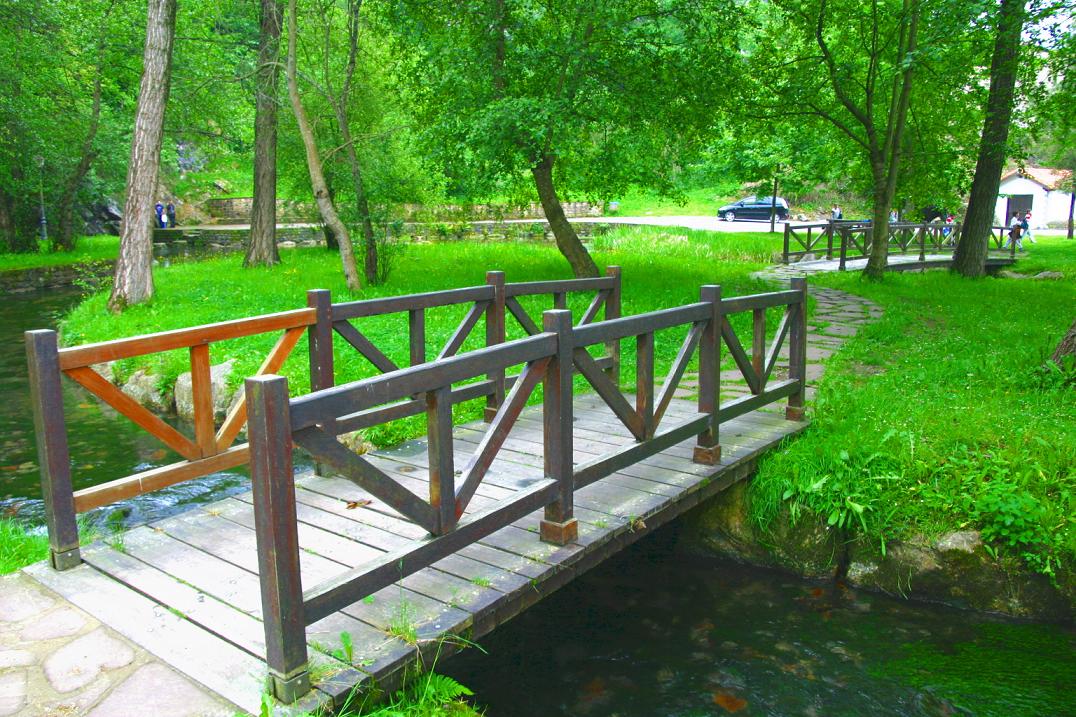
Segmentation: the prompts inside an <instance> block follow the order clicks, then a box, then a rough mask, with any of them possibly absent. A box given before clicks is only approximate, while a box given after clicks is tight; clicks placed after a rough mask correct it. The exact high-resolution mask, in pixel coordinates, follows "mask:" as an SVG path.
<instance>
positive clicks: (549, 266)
mask: <svg viewBox="0 0 1076 717" xmlns="http://www.w3.org/2000/svg"><path fill="white" fill-rule="evenodd" d="M779 249H780V238H779V237H775V236H773V235H769V234H734V235H733V234H714V233H709V232H693V231H688V230H679V229H665V228H655V227H642V228H634V227H626V228H623V229H619V230H617V231H614V232H611V233H609V234H606V235H603V236H601V237H598V238H596V239H595V242H594V246H593V251H594V256H595V259H596V260H597V261H598V263H599V264H601V265H610V264H619V265H621V266H622V267H623V277H624V283H623V313H624V314H637V313H642V312H645V311H652V310H655V309H663V308H668V307H671V306H677V305H681V304H685V303H689V302H692V301H697V300H698V291H699V286H700V285H702V284H707V283H718V284H722V285H723V286H724V292H725V294H726V295H736V294H746V293H753V292H758V291H766V290H771V289H772V287H770V286H769V285H767V284H763V283H761V282H759V281H756V280H754V279H752V278H750V273H751V272H752V271H755V270H758V269H760V268H762V267H763V266H765V265H766V264H767V263H768V262H769V261H770V259H771V257H772V256H773V254H774V253H775V252H777V251H779ZM283 260H284V261H283V264H281V265H279V266H276V267H273V268H269V269H243V268H242V266H241V264H242V256H241V255H239V254H235V255H228V256H222V257H218V258H213V259H208V260H206V261H201V262H188V263H183V264H176V265H172V266H170V267H167V268H164V269H158V270H157V271H156V272H155V275H154V278H155V282H156V288H157V293H156V296H155V297H154V299H153V301H152V302H150V303H148V304H145V305H140V306H136V307H132V308H131V309H129V310H127V311H126V312H125V313H124V314H123V315H121V316H113V315H111V314H109V313H108V312H107V311H106V309H105V300H106V296H105V294H104V293H103V292H102V293H100V294H98V295H95V296H93V297H90V298H89V299H87V300H86V301H85V302H83V303H82V304H81V305H80V306H78V307H77V308H76V309H75V310H74V311H73V312H72V313H71V314H70V316H69V317H68V318H67V319H66V321H65V322H64V324H63V329H62V333H63V339H62V340H63V342H64V343H65V344H66V345H73V344H80V343H86V342H93V341H103V340H108V339H114V338H118V337H124V336H134V335H137V334H144V333H152V332H157V331H162V330H167V329H174V328H180V327H184V326H194V325H198V324H205V323H211V322H215V321H223V320H227V319H234V318H238V317H243V316H253V315H257V314H265V313H270V312H274V311H283V310H287V309H294V308H300V307H303V306H305V305H306V296H305V292H306V290H307V289H314V288H327V289H330V290H331V291H332V293H333V298H334V300H335V301H346V300H349V299H366V298H372V297H377V296H392V295H399V294H408V293H415V292H422V291H436V290H440V289H450V288H458V287H463V286H474V285H477V284H482V283H483V282H484V280H485V273H486V271H488V270H492V269H499V270H503V271H504V272H506V275H507V280H508V281H509V282H514V281H533V280H540V279H566V278H570V276H571V274H570V272H569V270H568V265H567V263H566V262H565V261H564V259H563V258H562V257H561V256H560V254H559V253H558V252H557V251H556V249H555V248H554V247H553V246H551V245H544V244H519V243H513V244H484V243H467V242H444V243H434V244H415V245H408V246H406V247H405V249H404V250H403V253H402V255H401V256H400V258H399V259H398V262H397V265H396V267H395V268H394V270H393V273H392V276H391V277H390V280H389V282H388V283H387V284H386V285H384V286H378V287H370V288H367V289H364V290H362V291H360V292H357V293H355V294H350V293H349V292H348V291H347V290H346V288H345V287H344V283H343V276H342V273H341V271H340V260H339V257H338V256H337V255H336V254H335V253H331V252H328V251H326V250H324V249H295V250H291V251H287V252H284V253H283ZM591 298H592V297H591V296H589V295H583V294H580V295H575V296H570V297H569V307H570V308H571V309H572V311H573V312H574V313H575V315H576V316H579V315H581V314H582V312H583V311H585V310H586V307H587V305H588V304H589V302H590V299H591ZM522 303H523V304H524V306H525V307H526V308H527V309H528V311H529V312H530V314H531V316H532V317H535V319H536V320H540V318H539V314H540V312H541V311H542V310H543V309H548V308H552V300H551V298H550V297H548V296H545V297H533V298H530V299H525V300H523V301H522ZM468 308H469V307H467V306H457V307H444V308H440V309H432V310H429V311H427V315H426V335H427V355H428V356H433V355H436V353H437V352H438V351H439V349H440V347H441V346H443V345H444V344H445V343H446V342H447V341H448V339H449V337H450V336H451V335H452V333H453V331H454V330H455V328H456V326H457V325H458V324H459V322H460V321H461V320H462V318H463V316H464V314H465V313H466V311H467V310H468ZM743 320H744V321H746V316H745V317H744V318H743ZM357 324H358V327H359V328H360V330H361V331H362V332H363V333H364V334H366V335H367V336H368V337H369V338H370V340H371V341H373V342H374V343H375V344H376V345H377V346H378V347H379V348H380V349H381V350H382V351H383V352H384V353H385V354H386V355H388V356H389V357H390V358H391V359H393V360H394V361H395V362H397V364H398V365H406V363H407V359H408V343H407V336H408V334H407V316H406V314H394V315H390V316H386V317H376V318H370V319H362V320H360V321H358V322H357ZM508 331H509V338H518V337H522V336H523V335H524V333H523V330H522V329H521V328H520V327H519V326H518V325H517V324H516V323H515V322H514V320H512V319H509V321H508ZM684 333H686V329H684V330H677V329H674V330H669V331H667V332H663V334H659V335H658V337H657V340H656V358H657V364H658V367H659V375H660V369H661V368H662V367H665V366H668V364H669V363H671V361H672V359H673V358H674V357H675V355H676V352H677V350H678V349H679V346H680V342H681V341H682V339H683V335H684ZM666 334H667V335H666ZM276 340H277V336H276V335H275V334H266V335H263V336H255V337H249V338H246V339H236V340H232V341H225V342H221V343H218V344H214V345H213V347H212V361H213V362H214V363H221V362H223V361H225V360H228V359H234V360H235V362H236V364H235V371H234V373H233V377H234V381H235V382H236V383H238V382H239V381H240V379H241V377H242V376H247V375H250V374H252V373H253V372H254V371H255V370H257V368H258V366H259V364H260V363H261V361H262V359H263V358H264V356H265V355H266V353H268V351H269V350H270V349H271V348H272V346H273V344H274V343H275V342H276ZM336 342H337V343H336V378H337V382H339V383H343V382H345V381H350V380H355V379H358V378H363V377H366V376H371V375H374V374H375V373H376V370H375V369H374V368H373V367H372V366H371V365H370V364H369V363H368V362H367V361H366V360H365V359H364V358H363V357H362V356H361V355H359V354H358V353H357V352H356V351H354V350H353V349H352V348H351V347H350V346H349V345H348V344H346V343H344V342H343V340H342V339H340V338H339V337H337V338H336ZM483 343H484V332H483V330H482V327H481V326H478V327H476V330H475V331H474V332H473V333H472V335H471V337H470V339H468V342H467V343H466V344H465V345H464V349H463V350H471V349H474V348H478V347H480V346H481V345H483ZM633 350H634V347H633V346H631V344H630V342H628V343H626V345H625V346H624V348H623V352H624V355H625V357H630V356H631V354H632V352H633ZM143 367H146V368H149V369H150V370H151V372H152V373H155V374H156V375H158V376H159V377H160V383H161V385H162V386H163V387H165V388H167V387H169V386H170V385H171V384H173V383H174V382H175V379H176V377H177V376H178V375H179V374H180V373H183V372H186V371H188V370H189V358H188V355H187V352H186V351H173V352H169V353H166V354H158V355H155V356H152V357H148V358H139V359H130V360H126V361H123V362H121V363H120V365H119V370H120V374H121V376H125V375H129V374H130V373H131V372H133V371H134V370H136V369H138V368H143ZM281 373H283V374H284V375H286V376H288V378H289V383H290V387H291V391H292V393H293V394H301V393H305V392H307V391H308V389H309V376H308V369H307V359H306V343H305V339H304V340H303V341H302V342H300V344H299V345H298V346H297V347H296V349H295V351H294V352H293V353H292V356H291V358H290V359H289V360H288V362H287V363H286V364H285V366H284V368H283V370H282V371H281ZM622 380H623V381H625V382H626V384H627V385H632V382H633V381H634V361H633V360H632V361H629V360H627V359H625V371H624V373H623V376H622ZM580 386H582V384H580ZM479 408H480V407H479V402H477V401H472V402H469V403H468V404H460V405H458V406H457V407H456V411H457V417H458V418H459V419H461V420H462V419H466V418H471V417H475V416H477V415H478V411H479ZM419 420H420V419H418V418H416V419H413V420H412V421H401V422H399V423H398V425H394V426H389V427H386V428H379V429H372V430H371V431H370V432H369V435H368V438H370V439H371V440H373V441H374V442H375V443H378V444H386V443H392V442H395V441H397V440H399V439H401V438H405V437H411V436H413V435H417V434H418V433H419V432H421V430H422V429H421V426H420V425H419V423H418V421H419Z"/></svg>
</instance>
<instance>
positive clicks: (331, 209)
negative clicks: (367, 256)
mask: <svg viewBox="0 0 1076 717" xmlns="http://www.w3.org/2000/svg"><path fill="white" fill-rule="evenodd" d="M297 37H298V14H297V13H296V10H295V0H288V65H287V80H288V97H289V99H290V100H291V109H292V113H293V114H294V115H295V123H296V124H297V125H298V127H299V134H300V135H301V136H302V139H303V149H304V150H305V153H306V165H307V169H308V171H309V172H310V188H311V189H312V190H313V192H314V199H315V201H316V202H317V205H318V211H319V212H320V213H321V219H322V221H323V222H324V223H325V226H326V227H327V228H328V229H329V230H330V231H331V232H332V233H333V235H334V236H335V238H336V241H337V242H338V244H339V248H340V261H341V263H342V264H343V268H344V280H345V282H346V283H347V287H348V289H351V290H352V291H358V290H359V289H361V288H362V281H361V280H360V278H359V270H358V267H357V266H356V265H355V250H354V247H352V245H351V236H350V235H349V234H348V230H347V227H346V226H344V223H343V222H342V221H341V220H340V215H339V214H337V212H336V207H335V206H334V204H333V200H332V197H331V196H330V195H329V188H328V185H327V184H326V183H325V172H324V169H323V168H322V164H321V156H320V155H319V154H318V146H317V141H316V140H315V138H314V130H313V129H312V128H311V126H310V120H309V119H308V118H307V116H306V109H305V108H304V107H303V101H302V98H301V97H300V96H299V82H298V79H297V77H296V73H297V70H296V63H297V58H296V53H297Z"/></svg>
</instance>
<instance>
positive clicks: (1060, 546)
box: [751, 238, 1076, 574]
mask: <svg viewBox="0 0 1076 717" xmlns="http://www.w3.org/2000/svg"><path fill="white" fill-rule="evenodd" d="M1038 253H1042V254H1043V255H1045V256H1056V257H1057V258H1058V261H1057V262H1056V266H1057V267H1062V270H1063V271H1065V272H1067V273H1068V276H1069V277H1070V278H1068V279H1066V280H1065V281H1059V282H1045V281H1019V280H1012V279H984V280H980V281H968V280H964V279H961V278H958V277H955V276H950V275H949V274H948V273H946V272H929V273H926V274H922V275H901V276H895V275H890V276H888V277H887V278H886V281H885V282H884V283H883V284H881V285H878V286H873V285H870V284H868V283H865V282H862V281H861V280H860V279H859V278H858V277H852V276H828V277H824V278H823V277H818V278H817V279H813V281H817V282H820V283H825V284H827V285H831V286H834V287H836V288H842V289H846V290H848V291H852V292H856V293H860V294H865V295H867V296H869V297H870V298H872V299H874V300H875V301H878V302H879V303H881V304H882V305H883V307H884V308H885V315H884V317H883V318H882V319H881V320H879V321H878V322H877V323H874V324H872V325H869V326H868V327H866V328H864V329H863V330H862V331H861V332H860V334H859V335H858V336H857V337H856V338H854V339H852V340H851V341H850V342H849V343H848V344H847V345H846V346H845V347H844V348H843V349H842V351H841V353H839V354H838V355H837V356H835V357H833V358H832V359H831V360H830V361H829V363H828V365H827V370H826V374H825V376H824V377H823V379H822V381H821V383H820V386H819V393H818V397H817V400H816V402H815V405H814V417H813V422H812V425H811V426H810V428H809V429H808V430H807V431H806V433H805V434H804V435H803V437H802V438H800V439H798V440H796V441H793V442H791V443H790V444H789V445H788V446H787V448H786V450H784V451H782V452H780V453H773V454H771V455H769V456H768V457H767V458H766V459H765V460H764V461H763V462H762V464H761V466H760V471H759V475H758V477H757V479H756V480H755V481H754V482H753V483H752V486H751V491H752V505H753V506H754V507H753V510H754V512H755V518H756V519H757V520H758V521H760V522H761V523H762V524H764V525H765V524H768V522H769V521H771V520H773V519H774V518H775V517H776V516H777V515H778V514H779V513H780V512H781V510H782V508H783V507H787V508H788V509H790V510H791V511H792V513H793V515H799V514H802V513H803V512H804V511H809V512H810V513H812V514H813V515H815V516H819V517H821V518H822V519H823V520H825V521H827V522H829V523H830V524H833V525H837V526H843V527H844V528H845V529H851V530H852V531H853V532H859V533H861V534H863V535H865V536H867V537H869V538H872V539H875V540H877V541H878V542H879V544H880V545H884V544H885V543H886V542H889V541H892V540H895V539H901V538H910V537H913V536H916V535H926V536H936V535H939V534H941V533H944V532H948V531H953V530H963V529H977V530H980V531H982V534H983V536H984V539H985V540H986V541H988V543H989V544H990V545H992V546H994V547H995V548H996V549H997V550H999V551H1004V552H1006V553H1008V554H1012V555H1017V556H1019V557H1021V558H1023V559H1024V560H1025V561H1026V562H1027V563H1028V564H1029V565H1030V566H1031V567H1033V568H1035V569H1037V570H1040V571H1041V572H1044V573H1047V574H1053V573H1055V572H1056V571H1057V568H1058V566H1059V565H1069V566H1071V565H1073V559H1074V558H1076V401H1074V400H1073V395H1072V388H1071V387H1069V386H1067V385H1066V383H1065V381H1064V380H1054V381H1044V380H1043V379H1042V374H1041V370H1040V369H1039V368H1038V367H1039V366H1041V365H1042V363H1043V361H1044V356H1046V355H1048V353H1049V351H1050V350H1052V348H1053V346H1054V345H1055V344H1056V343H1057V341H1058V340H1059V339H1060V337H1061V336H1062V335H1063V334H1064V332H1065V330H1066V329H1067V328H1068V325H1069V323H1071V320H1072V317H1071V315H1070V313H1069V311H1070V310H1071V307H1072V296H1073V279H1074V278H1076V277H1074V275H1073V274H1072V273H1071V271H1072V269H1071V267H1072V263H1073V261H1074V260H1076V245H1073V244H1072V243H1071V242H1068V243H1066V240H1063V239H1046V238H1043V239H1040V244H1038V245H1036V246H1035V247H1033V249H1032V252H1031V254H1032V257H1031V259H1030V260H1029V261H1031V260H1034V259H1035V256H1036V254H1038ZM1064 267H1069V268H1067V269H1066V268H1064Z"/></svg>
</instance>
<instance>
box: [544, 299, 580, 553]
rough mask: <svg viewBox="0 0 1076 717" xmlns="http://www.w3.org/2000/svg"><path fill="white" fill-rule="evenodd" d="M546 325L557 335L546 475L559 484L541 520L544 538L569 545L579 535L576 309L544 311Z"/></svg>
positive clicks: (548, 383) (547, 409)
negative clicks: (574, 402) (574, 363)
mask: <svg viewBox="0 0 1076 717" xmlns="http://www.w3.org/2000/svg"><path fill="white" fill-rule="evenodd" d="M542 327H543V328H544V329H545V330H546V331H549V332H552V333H555V334H556V335H557V353H556V354H555V355H554V356H553V360H552V361H550V362H549V366H548V368H546V372H545V378H544V379H543V383H542V421H543V426H542V428H543V439H544V440H543V443H544V446H543V448H544V450H543V454H544V463H545V474H546V477H548V478H552V479H554V480H555V481H557V484H558V485H559V491H558V497H557V500H556V502H554V503H551V504H550V505H547V506H546V508H545V517H544V519H543V520H542V523H541V529H540V534H541V538H542V541H543V542H546V543H555V544H557V545H565V544H566V543H570V542H572V541H573V540H575V538H576V537H577V535H578V533H579V524H578V522H577V521H576V519H575V507H574V490H575V478H574V471H575V467H574V463H573V458H572V456H573V452H574V445H573V437H572V420H573V416H572V412H573V406H572V373H573V372H572V354H573V351H574V345H573V339H574V335H573V333H572V312H571V311H568V310H566V309H554V310H552V311H546V312H545V313H543V314H542Z"/></svg>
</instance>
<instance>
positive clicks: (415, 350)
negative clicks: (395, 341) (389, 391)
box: [407, 309, 426, 366]
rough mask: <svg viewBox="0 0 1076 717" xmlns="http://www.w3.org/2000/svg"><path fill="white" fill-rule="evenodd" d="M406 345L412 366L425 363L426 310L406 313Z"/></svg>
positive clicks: (412, 310)
mask: <svg viewBox="0 0 1076 717" xmlns="http://www.w3.org/2000/svg"><path fill="white" fill-rule="evenodd" d="M407 345H408V349H409V351H408V353H409V354H410V356H409V358H410V361H411V365H412V366H418V365H419V364H424V363H426V310H425V309H411V310H410V311H408V312H407Z"/></svg>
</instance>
